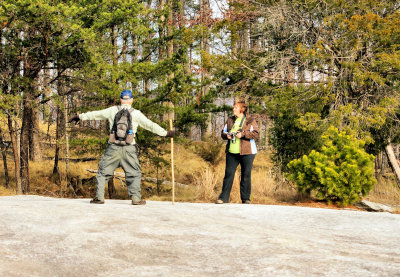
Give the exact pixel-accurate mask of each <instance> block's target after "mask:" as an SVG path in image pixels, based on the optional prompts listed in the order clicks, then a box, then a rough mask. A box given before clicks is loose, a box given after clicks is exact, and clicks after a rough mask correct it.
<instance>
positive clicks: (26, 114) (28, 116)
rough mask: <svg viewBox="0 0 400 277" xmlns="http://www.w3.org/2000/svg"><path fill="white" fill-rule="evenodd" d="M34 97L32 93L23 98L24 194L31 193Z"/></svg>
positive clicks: (22, 159)
mask: <svg viewBox="0 0 400 277" xmlns="http://www.w3.org/2000/svg"><path fill="white" fill-rule="evenodd" d="M32 116H33V112H32V95H31V94H30V92H25V93H24V97H23V114H22V127H21V138H20V141H21V155H20V159H21V171H20V173H21V186H22V193H28V192H29V191H30V186H29V148H30V147H29V140H30V135H31V134H32V132H31V128H32Z"/></svg>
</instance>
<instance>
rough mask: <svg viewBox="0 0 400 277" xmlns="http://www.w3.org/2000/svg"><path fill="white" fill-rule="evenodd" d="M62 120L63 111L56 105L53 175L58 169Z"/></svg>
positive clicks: (58, 172)
mask: <svg viewBox="0 0 400 277" xmlns="http://www.w3.org/2000/svg"><path fill="white" fill-rule="evenodd" d="M63 122H64V113H63V112H62V110H61V107H60V106H59V105H58V106H57V126H56V150H55V154H54V166H53V175H56V174H57V175H59V174H60V170H59V168H58V161H59V159H60V139H61V137H62V125H63Z"/></svg>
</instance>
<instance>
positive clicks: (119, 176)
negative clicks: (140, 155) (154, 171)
mask: <svg viewBox="0 0 400 277" xmlns="http://www.w3.org/2000/svg"><path fill="white" fill-rule="evenodd" d="M86 171H89V172H90V173H97V170H95V169H90V168H86ZM113 177H114V178H117V179H119V180H121V181H123V180H122V179H125V174H124V173H121V172H116V171H114V175H113ZM142 180H144V181H146V182H150V183H154V184H157V178H153V177H144V176H142ZM123 182H125V181H123ZM158 182H159V184H161V185H166V186H172V182H170V181H165V180H158ZM175 185H177V186H178V187H181V188H188V187H189V185H186V184H182V183H177V182H175Z"/></svg>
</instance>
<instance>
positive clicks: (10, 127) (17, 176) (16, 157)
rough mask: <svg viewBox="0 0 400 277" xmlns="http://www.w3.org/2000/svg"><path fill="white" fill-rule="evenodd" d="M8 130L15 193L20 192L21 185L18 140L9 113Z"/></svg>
mask: <svg viewBox="0 0 400 277" xmlns="http://www.w3.org/2000/svg"><path fill="white" fill-rule="evenodd" d="M7 119H8V130H9V132H10V138H11V143H12V148H13V154H14V165H15V166H14V171H15V180H16V184H15V187H16V191H17V194H22V185H21V176H20V168H21V166H20V159H19V146H18V140H17V134H16V132H15V129H14V127H13V119H12V117H11V115H10V114H9V115H8V117H7Z"/></svg>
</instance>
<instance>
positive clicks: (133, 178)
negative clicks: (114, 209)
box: [96, 144, 142, 201]
mask: <svg viewBox="0 0 400 277" xmlns="http://www.w3.org/2000/svg"><path fill="white" fill-rule="evenodd" d="M136 152H137V150H136V145H126V146H118V145H115V144H108V146H107V149H106V152H105V153H104V156H103V158H102V159H101V161H100V163H99V171H98V172H97V176H96V179H97V188H96V197H97V199H99V200H104V190H105V186H106V183H107V181H108V179H110V178H111V177H112V176H113V174H114V170H115V169H116V168H117V167H119V166H121V167H122V169H123V170H124V171H125V181H126V185H127V187H128V195H129V197H131V198H132V200H135V201H140V200H141V199H142V195H141V193H140V179H141V177H142V173H141V167H140V164H139V160H138V158H137V154H136Z"/></svg>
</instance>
